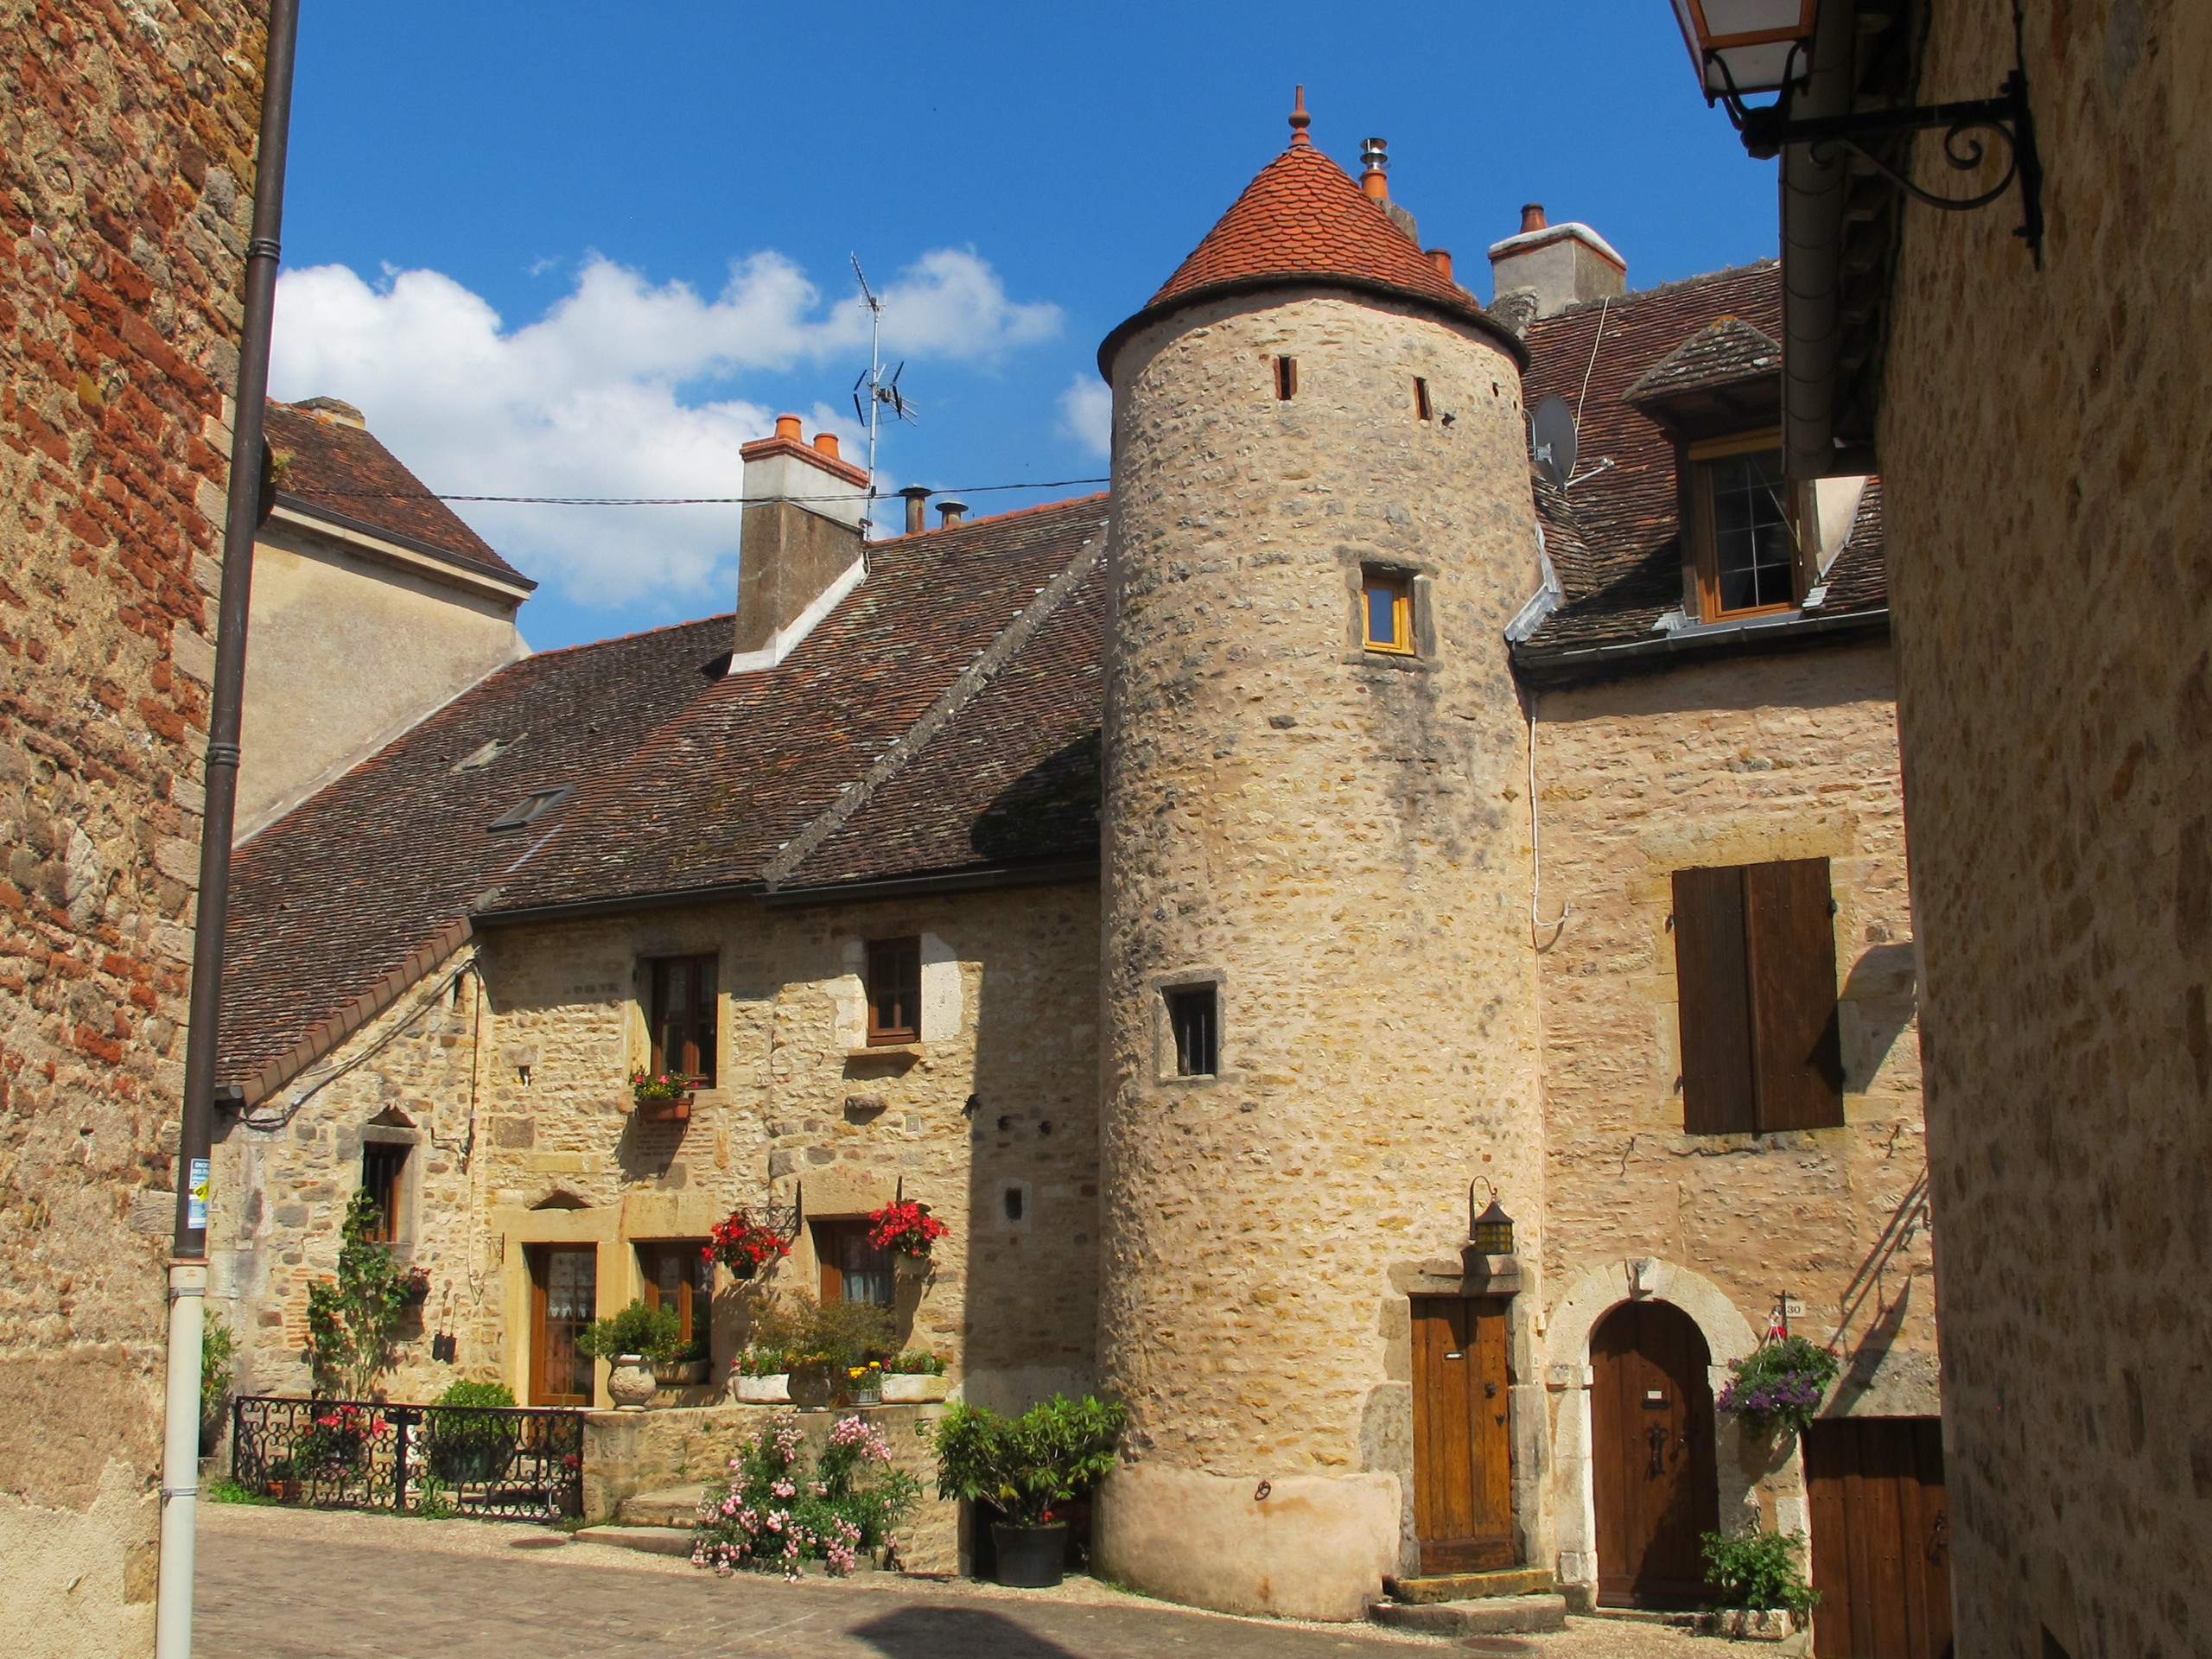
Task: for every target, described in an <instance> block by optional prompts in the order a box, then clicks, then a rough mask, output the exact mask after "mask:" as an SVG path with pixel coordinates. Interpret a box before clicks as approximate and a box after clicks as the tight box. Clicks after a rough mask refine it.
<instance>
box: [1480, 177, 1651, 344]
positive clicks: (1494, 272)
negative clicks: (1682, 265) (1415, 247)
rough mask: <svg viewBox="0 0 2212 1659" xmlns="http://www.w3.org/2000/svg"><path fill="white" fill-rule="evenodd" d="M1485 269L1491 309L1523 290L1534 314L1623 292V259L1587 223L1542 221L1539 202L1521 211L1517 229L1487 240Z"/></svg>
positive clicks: (1625, 267)
mask: <svg viewBox="0 0 2212 1659" xmlns="http://www.w3.org/2000/svg"><path fill="white" fill-rule="evenodd" d="M1490 269H1491V294H1492V296H1493V297H1492V300H1491V306H1492V308H1496V307H1497V302H1499V301H1502V300H1503V299H1504V298H1505V297H1506V296H1508V295H1512V294H1523V295H1526V296H1529V300H1530V301H1532V302H1534V304H1535V314H1536V315H1538V316H1540V317H1548V316H1551V315H1554V313H1556V312H1560V311H1564V310H1566V309H1567V307H1568V306H1570V305H1580V303H1581V302H1583V301H1585V300H1600V299H1604V298H1605V297H1606V296H1609V295H1620V294H1624V293H1626V292H1627V291H1628V261H1626V260H1625V259H1624V258H1622V257H1620V255H1619V254H1618V253H1616V252H1614V251H1613V249H1612V245H1611V243H1609V242H1607V241H1606V240H1605V238H1604V237H1602V236H1600V235H1599V234H1598V232H1595V231H1593V230H1592V229H1591V228H1590V227H1589V226H1587V225H1581V224H1567V225H1553V224H1549V223H1548V222H1547V221H1546V219H1545V218H1544V205H1543V203H1541V201H1532V202H1529V204H1528V205H1527V206H1526V207H1522V209H1521V229H1520V230H1519V232H1516V234H1514V235H1512V236H1509V237H1507V238H1505V240H1504V241H1503V242H1493V243H1491V249H1490Z"/></svg>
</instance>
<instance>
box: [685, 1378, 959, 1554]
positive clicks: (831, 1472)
mask: <svg viewBox="0 0 2212 1659" xmlns="http://www.w3.org/2000/svg"><path fill="white" fill-rule="evenodd" d="M729 1467H730V1475H729V1480H728V1484H725V1485H724V1486H723V1487H722V1488H721V1490H720V1491H709V1493H708V1494H707V1495H706V1497H704V1498H703V1499H702V1500H701V1502H700V1504H699V1520H698V1522H697V1524H696V1526H695V1527H694V1528H693V1529H692V1534H691V1560H692V1561H693V1563H694V1564H695V1565H696V1566H699V1567H713V1568H714V1569H715V1571H716V1572H718V1573H727V1572H729V1571H730V1570H731V1569H732V1568H734V1567H762V1568H767V1569H769V1570H772V1571H777V1572H780V1573H783V1574H784V1575H785V1577H786V1578H791V1579H797V1578H798V1576H799V1563H800V1562H802V1561H810V1560H818V1561H827V1562H828V1563H829V1571H830V1572H831V1573H833V1574H836V1575H837V1576H839V1577H842V1576H843V1575H844V1574H845V1573H849V1572H851V1571H852V1570H853V1568H854V1567H855V1564H856V1563H857V1562H858V1560H859V1558H860V1554H861V1551H863V1550H867V1549H871V1548H874V1547H875V1546H876V1545H878V1544H881V1543H885V1542H887V1541H889V1539H890V1536H891V1529H893V1527H895V1526H897V1525H898V1524H899V1522H900V1521H901V1520H903V1519H904V1518H905V1517H906V1514H907V1512H908V1511H909V1510H912V1508H913V1507H914V1502H915V1500H916V1499H917V1498H918V1497H920V1496H921V1490H922V1484H921V1482H920V1481H918V1480H917V1479H915V1478H914V1477H913V1476H912V1475H911V1474H908V1473H907V1472H906V1471H905V1470H903V1469H899V1468H894V1467H893V1465H892V1461H891V1443H890V1441H889V1440H887V1439H885V1438H884V1434H883V1431H882V1430H881V1429H879V1428H876V1427H873V1426H872V1425H870V1424H869V1423H868V1422H867V1421H864V1420H863V1419H861V1418H859V1417H846V1418H842V1419H840V1420H839V1421H838V1422H837V1424H836V1427H833V1428H831V1429H830V1431H829V1444H828V1445H827V1446H823V1448H822V1455H821V1456H820V1457H819V1458H817V1459H815V1461H814V1467H813V1468H812V1469H811V1470H809V1469H808V1467H807V1457H806V1433H805V1431H804V1430H803V1429H802V1428H800V1427H799V1425H798V1417H797V1415H796V1414H792V1413H790V1412H779V1413H778V1414H777V1415H776V1416H775V1418H774V1419H773V1420H772V1421H771V1422H770V1423H769V1424H768V1426H767V1427H765V1428H756V1429H754V1430H753V1432H752V1433H750V1434H748V1435H747V1436H746V1438H745V1440H743V1441H742V1442H741V1444H740V1445H739V1446H738V1453H737V1455H736V1456H735V1457H734V1458H732V1459H730V1463H729ZM863 1476H865V1477H866V1478H865V1479H863V1478H862V1477H863Z"/></svg>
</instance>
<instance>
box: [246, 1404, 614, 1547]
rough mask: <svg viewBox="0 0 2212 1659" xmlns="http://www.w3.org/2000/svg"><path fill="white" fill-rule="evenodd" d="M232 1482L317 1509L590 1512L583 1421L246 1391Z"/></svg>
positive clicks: (507, 1515)
mask: <svg viewBox="0 0 2212 1659" xmlns="http://www.w3.org/2000/svg"><path fill="white" fill-rule="evenodd" d="M231 1478H232V1479H233V1480H235V1481H237V1482H238V1484H240V1485H241V1486H244V1487H245V1488H246V1489H247V1490H248V1491H253V1492H257V1493H262V1494H265V1495H266V1496H268V1497H274V1498H276V1499H277V1500H278V1501H279V1502H281V1503H303V1504H312V1505H314V1506H315V1507H317V1508H322V1509H349V1510H399V1511H403V1512H406V1513H411V1514H416V1515H423V1514H430V1515H435V1514H442V1513H452V1514H455V1515H468V1516H486V1517H497V1518H499V1519H504V1520H512V1521H557V1520H560V1519H562V1518H563V1517H565V1516H577V1515H582V1513H583V1508H584V1502H583V1497H584V1419H583V1414H582V1412H581V1411H573V1410H562V1409H547V1408H525V1409H514V1408H505V1409H503V1408H493V1407H481V1408H480V1407H474V1406H398V1405H387V1404H385V1403H383V1402H379V1401H372V1400H302V1399H296V1398H286V1397H283V1396H280V1395H249V1396H247V1397H245V1398H243V1399H239V1400H237V1401H234V1402H232V1406H231Z"/></svg>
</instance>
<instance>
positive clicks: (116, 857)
mask: <svg viewBox="0 0 2212 1659" xmlns="http://www.w3.org/2000/svg"><path fill="white" fill-rule="evenodd" d="M0 17H4V22H0V29H4V30H5V33H6V37H7V41H8V52H7V55H6V61H5V64H4V66H0V242H4V245H5V248H6V250H7V263H6V267H5V276H4V279H0V543H4V545H5V547H6V549H7V555H8V563H7V569H6V570H5V572H4V574H3V575H0V845H3V846H4V849H5V855H6V860H7V868H6V869H5V870H4V872H0V987H4V994H3V995H4V1000H3V1001H0V1009H4V1016H0V1284H4V1287H5V1289H4V1291H0V1605H5V1606H6V1608H7V1609H8V1611H9V1614H10V1625H11V1629H12V1631H13V1639H14V1641H15V1643H16V1645H17V1646H18V1647H20V1648H22V1649H23V1650H24V1651H25V1652H27V1653H30V1654H55V1655H62V1654H66V1655H69V1656H73V1659H75V1656H86V1655H101V1654H124V1653H132V1654H137V1653H143V1652H146V1651H148V1650H149V1649H150V1647H151V1645H152V1637H153V1624H154V1608H153V1602H154V1592H155V1586H156V1576H157V1574H156V1560H157V1549H156V1528H157V1525H158V1521H159V1509H160V1499H159V1488H160V1484H161V1483H160V1473H161V1443H162V1363H163V1351H164V1349H163V1336H164V1332H165V1324H166V1320H165V1303H164V1287H165V1282H166V1281H165V1274H164V1264H165V1261H166V1257H167V1247H168V1236H169V1231H170V1227H171V1223H172V1217H173V1214H174V1205H175V1198H174V1172H173V1170H172V1167H171V1162H172V1160H173V1158H174V1157H175V1151H176V1145H175V1135H176V1122H177V1118H178V1116H179V1109H180V1103H181V1093H182V1071H183V1058H184V1036H183V1032H182V1025H183V1021H184V1018H185V1007H186V991H187V983H186V982H187V979H188V973H189V967H190V962H191V957H192V935H191V928H192V921H193V888H194V883H195V882H196V880H197V879H198V874H199V849H200V813H201V771H200V765H201V755H200V746H201V742H202V741H203V735H204V732H205V728H206V725H207V696H208V693H207V686H208V682H209V680H210V679H211V677H212V675H213V645H212V643H211V642H212V639H213V632H214V626H213V623H214V618H213V611H214V598H213V595H214V593H215V590H216V588H217V587H218V585H219V580H220V570H219V564H218V563H217V561H218V559H219V554H220V540H221V533H220V528H219V527H220V524H221V522H222V518H223V510H224V509H223V501H224V496H223V491H224V485H225V473H226V461H227V457H228V454H229V448H230V433H229V426H228V410H227V409H226V404H225V388H226V386H227V385H230V384H231V382H232V375H233V374H234V372H235V370H236V365H237V357H236V352H237V334H238V326H239V310H238V306H239V302H238V292H239V277H240V272H241V268H242V262H243V256H244V251H245V237H246V226H247V222H248V213H249V207H250V202H249V200H248V197H249V193H250V190H251V180H252V176H253V156H252V152H253V144H254V133H255V130H256V125H257V121H258V119H259V99H260V89H259V75H260V71H259V67H258V66H259V64H260V61H261V56H262V54H261V48H260V40H261V34H262V23H261V18H260V14H259V12H258V10H257V9H256V8H254V7H252V6H251V5H246V4H241V3H232V0H210V3H206V4H202V5H199V6H195V7H191V8H187V9H185V10H181V11H180V10H177V9H175V8H173V7H153V6H142V7H133V8H117V7H72V6H60V5H54V4H34V3H29V0H18V3H12V4H10V5H8V6H7V7H5V8H4V9H0Z"/></svg>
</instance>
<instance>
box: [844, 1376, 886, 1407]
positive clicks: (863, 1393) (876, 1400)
mask: <svg viewBox="0 0 2212 1659" xmlns="http://www.w3.org/2000/svg"><path fill="white" fill-rule="evenodd" d="M846 1392H847V1393H848V1394H849V1395H850V1396H851V1398H852V1402H853V1404H855V1405H856V1406H880V1405H881V1404H882V1403H883V1381H882V1379H881V1378H880V1377H878V1378H877V1379H875V1380H874V1381H873V1382H869V1381H865V1380H861V1379H855V1381H854V1383H853V1384H852V1386H851V1387H850V1388H849V1389H847V1390H846Z"/></svg>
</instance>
